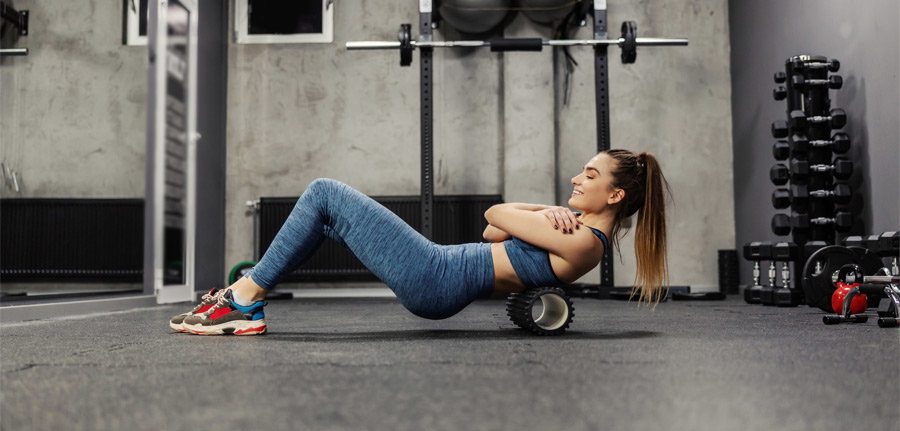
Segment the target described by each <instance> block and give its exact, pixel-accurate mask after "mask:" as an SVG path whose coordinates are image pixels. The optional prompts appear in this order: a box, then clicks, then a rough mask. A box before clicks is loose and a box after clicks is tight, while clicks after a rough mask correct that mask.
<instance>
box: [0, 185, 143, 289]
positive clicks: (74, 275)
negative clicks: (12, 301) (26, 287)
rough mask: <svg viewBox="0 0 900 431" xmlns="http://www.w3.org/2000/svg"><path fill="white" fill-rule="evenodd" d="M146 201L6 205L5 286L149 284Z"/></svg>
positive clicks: (0, 205) (0, 276)
mask: <svg viewBox="0 0 900 431" xmlns="http://www.w3.org/2000/svg"><path fill="white" fill-rule="evenodd" d="M143 256H144V200H143V199H2V200H0V281H3V282H22V281H30V282H110V283H119V282H121V283H131V282H138V283H139V282H141V281H142V280H143V272H144V271H143V268H144V267H143V265H144V260H143Z"/></svg>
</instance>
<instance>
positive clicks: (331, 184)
mask: <svg viewBox="0 0 900 431" xmlns="http://www.w3.org/2000/svg"><path fill="white" fill-rule="evenodd" d="M325 236H329V237H332V238H334V239H336V240H338V241H339V242H340V243H341V245H343V246H345V247H346V248H348V249H349V250H350V251H352V252H353V254H354V255H355V256H356V257H357V258H358V259H359V260H360V261H361V262H362V263H363V264H364V265H365V266H366V267H367V268H369V270H370V271H372V272H373V273H374V274H375V275H376V276H377V277H378V278H380V279H381V280H382V281H384V282H385V283H386V284H387V285H388V286H389V287H390V288H391V289H392V290H393V291H394V293H395V294H396V295H397V297H398V298H399V299H400V301H401V302H402V303H403V305H404V306H406V307H407V308H408V309H410V311H412V312H413V313H416V314H418V315H420V316H423V317H430V318H440V317H447V315H449V314H448V313H450V314H452V313H455V312H457V311H459V308H461V307H463V306H465V305H466V304H468V303H469V302H471V300H472V299H474V298H475V297H477V296H479V295H481V294H484V293H485V291H488V292H489V291H490V289H492V288H493V266H492V263H491V260H490V249H489V247H484V245H483V244H468V245H461V246H449V247H447V246H440V245H437V244H435V243H433V242H431V241H429V240H428V239H426V238H425V237H423V236H422V235H421V234H419V233H418V232H417V231H416V230H415V229H413V228H412V227H410V226H409V225H408V224H406V223H405V222H404V221H403V220H402V219H401V218H400V217H398V216H397V215H396V214H394V213H393V212H391V211H390V210H388V209H387V208H385V207H384V206H382V205H381V204H379V203H378V202H376V201H374V200H373V199H371V198H369V197H368V196H366V195H364V194H362V193H360V192H358V191H356V190H354V189H353V188H352V187H350V186H348V185H346V184H343V183H341V182H339V181H336V180H331V179H317V180H315V181H313V182H312V183H310V185H309V186H308V187H307V189H306V191H304V192H303V195H302V196H300V199H298V200H297V204H296V205H295V206H294V208H293V210H292V211H291V214H290V215H289V216H288V219H287V220H286V221H285V223H284V225H283V226H282V227H281V230H279V232H278V234H277V235H276V236H275V239H274V240H273V241H272V244H271V245H270V246H269V249H268V250H266V253H265V255H264V256H263V257H262V259H260V261H259V264H257V265H256V266H255V267H254V268H253V269H252V270H251V271H250V272H249V273H248V274H247V276H246V277H245V278H247V279H248V280H245V281H242V284H241V285H240V286H235V287H237V288H239V289H241V290H239V291H238V292H239V293H240V294H241V296H243V297H244V298H247V299H251V298H250V296H253V294H252V293H250V292H256V295H258V294H263V295H264V293H263V289H271V288H272V287H274V286H275V285H276V284H278V282H279V281H281V279H283V278H284V277H285V276H286V275H288V274H290V273H291V272H293V271H294V270H295V269H296V268H297V267H299V266H300V265H302V264H303V263H304V262H306V260H308V259H309V257H310V256H311V255H312V253H314V252H315V251H316V249H318V247H319V245H320V244H321V243H322V241H323V239H324V237H325ZM485 251H487V254H486V255H485ZM486 265H487V266H486ZM459 272H472V273H473V274H471V275H469V274H459ZM488 274H489V275H490V279H489V280H487V278H488ZM242 280H243V279H242ZM488 282H489V283H490V285H489V286H487V285H486V283H488ZM251 283H252V284H251ZM236 284H237V283H236ZM245 291H246V292H248V293H247V294H246V295H245ZM248 295H249V296H248ZM256 297H257V298H258V296H256Z"/></svg>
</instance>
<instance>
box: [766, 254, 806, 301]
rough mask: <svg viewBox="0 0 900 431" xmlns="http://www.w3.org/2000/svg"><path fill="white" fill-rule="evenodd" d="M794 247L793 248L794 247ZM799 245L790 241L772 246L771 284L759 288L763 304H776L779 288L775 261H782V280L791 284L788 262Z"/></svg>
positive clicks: (788, 284) (786, 283)
mask: <svg viewBox="0 0 900 431" xmlns="http://www.w3.org/2000/svg"><path fill="white" fill-rule="evenodd" d="M792 247H793V248H792ZM796 248H797V245H796V244H794V243H789V242H777V243H775V244H774V245H773V246H772V257H771V260H772V264H771V265H769V285H768V286H764V287H763V288H762V289H760V290H759V302H760V303H761V304H762V305H775V291H776V290H779V287H778V285H777V280H778V279H777V277H776V272H775V262H782V266H781V269H782V271H781V280H782V283H784V285H786V286H790V275H789V274H788V275H786V274H785V272H787V270H786V268H785V267H786V266H787V263H785V262H786V261H788V260H790V259H791V258H792V257H794V256H795V255H796V253H797V251H796Z"/></svg>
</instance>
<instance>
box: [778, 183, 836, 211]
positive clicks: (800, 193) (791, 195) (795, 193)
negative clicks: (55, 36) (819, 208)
mask: <svg viewBox="0 0 900 431" xmlns="http://www.w3.org/2000/svg"><path fill="white" fill-rule="evenodd" d="M811 197H812V198H819V199H821V198H827V197H832V198H833V201H834V203H835V204H838V205H846V204H847V203H849V202H850V199H852V198H853V189H851V188H850V186H849V185H848V184H844V183H838V184H835V185H834V188H833V189H832V190H809V189H808V187H807V186H806V185H802V184H792V185H791V188H790V189H775V191H774V192H772V206H774V207H775V208H777V209H782V208H787V207H788V206H790V207H792V208H793V209H795V210H798V209H803V208H806V207H807V205H808V204H809V198H811Z"/></svg>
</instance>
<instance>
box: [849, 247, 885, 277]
mask: <svg viewBox="0 0 900 431" xmlns="http://www.w3.org/2000/svg"><path fill="white" fill-rule="evenodd" d="M847 248H849V249H850V250H853V252H854V253H856V255H857V256H859V267H860V268H862V270H863V275H875V273H876V272H878V270H879V269H881V268H883V267H884V262H882V261H881V258H880V257H878V255H877V254H875V253H874V252H873V251H872V250H869V249H867V248H865V247H857V246H850V247H847Z"/></svg>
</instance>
